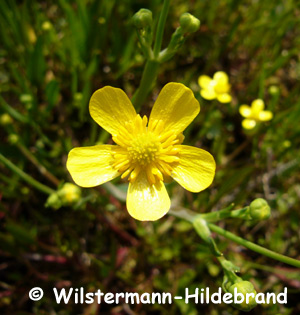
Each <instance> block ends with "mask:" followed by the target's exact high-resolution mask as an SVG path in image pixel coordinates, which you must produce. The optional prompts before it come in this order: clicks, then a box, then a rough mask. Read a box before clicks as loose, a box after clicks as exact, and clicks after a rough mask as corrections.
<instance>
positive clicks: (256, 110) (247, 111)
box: [239, 99, 273, 129]
mask: <svg viewBox="0 0 300 315" xmlns="http://www.w3.org/2000/svg"><path fill="white" fill-rule="evenodd" d="M264 108H265V103H264V101H263V100H261V99H257V100H254V101H253V102H252V103H251V107H250V106H248V105H241V106H240V108H239V111H240V114H241V115H242V116H243V117H245V119H244V120H243V121H242V126H243V127H244V128H245V129H253V128H254V127H255V126H256V123H257V122H259V121H268V120H271V119H272V118H273V113H272V112H270V111H268V110H264Z"/></svg>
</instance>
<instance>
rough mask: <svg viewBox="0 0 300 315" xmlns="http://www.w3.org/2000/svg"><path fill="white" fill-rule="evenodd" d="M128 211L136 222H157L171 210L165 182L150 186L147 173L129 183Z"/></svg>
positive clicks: (142, 173) (141, 173)
mask: <svg viewBox="0 0 300 315" xmlns="http://www.w3.org/2000/svg"><path fill="white" fill-rule="evenodd" d="M126 205H127V209H128V212H129V214H130V215H131V216H132V217H134V218H135V219H136V220H140V221H155V220H158V219H160V218H161V217H162V216H164V215H165V214H166V213H167V212H168V211H169V209H170V206H171V201H170V198H169V195H168V192H167V190H166V187H165V185H164V184H163V182H159V183H157V184H155V185H150V184H149V182H148V180H147V176H146V174H145V172H140V174H139V175H138V177H137V178H136V179H135V180H134V181H133V182H131V183H129V187H128V194H127V202H126Z"/></svg>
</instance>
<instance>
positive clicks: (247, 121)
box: [242, 118, 256, 130]
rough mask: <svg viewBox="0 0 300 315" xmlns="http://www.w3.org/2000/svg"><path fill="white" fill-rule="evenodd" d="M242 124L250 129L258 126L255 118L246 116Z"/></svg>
mask: <svg viewBox="0 0 300 315" xmlns="http://www.w3.org/2000/svg"><path fill="white" fill-rule="evenodd" d="M242 126H243V127H244V128H245V129H248V130H250V129H253V128H254V127H255V126H256V121H255V120H254V119H248V118H246V119H244V120H243V121H242Z"/></svg>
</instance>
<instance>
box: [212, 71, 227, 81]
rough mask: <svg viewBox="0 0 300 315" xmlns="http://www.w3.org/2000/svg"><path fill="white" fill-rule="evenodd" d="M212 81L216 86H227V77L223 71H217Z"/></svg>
mask: <svg viewBox="0 0 300 315" xmlns="http://www.w3.org/2000/svg"><path fill="white" fill-rule="evenodd" d="M213 79H214V80H215V81H217V84H227V83H228V75H227V74H226V73H225V72H224V71H217V72H216V73H215V74H214V76H213Z"/></svg>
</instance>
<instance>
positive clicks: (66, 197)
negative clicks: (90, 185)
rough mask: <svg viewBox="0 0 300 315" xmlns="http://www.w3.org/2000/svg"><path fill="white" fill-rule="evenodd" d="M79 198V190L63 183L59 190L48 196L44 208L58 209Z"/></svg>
mask: <svg viewBox="0 0 300 315" xmlns="http://www.w3.org/2000/svg"><path fill="white" fill-rule="evenodd" d="M80 198H81V189H80V188H79V187H78V186H76V185H74V184H72V183H65V184H64V185H63V187H62V188H61V189H59V190H58V191H56V192H54V193H53V194H51V195H50V196H49V198H48V199H47V201H46V207H51V208H54V209H56V210H57V209H59V208H61V207H62V206H70V205H72V204H74V203H76V202H77V201H79V200H80Z"/></svg>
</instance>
